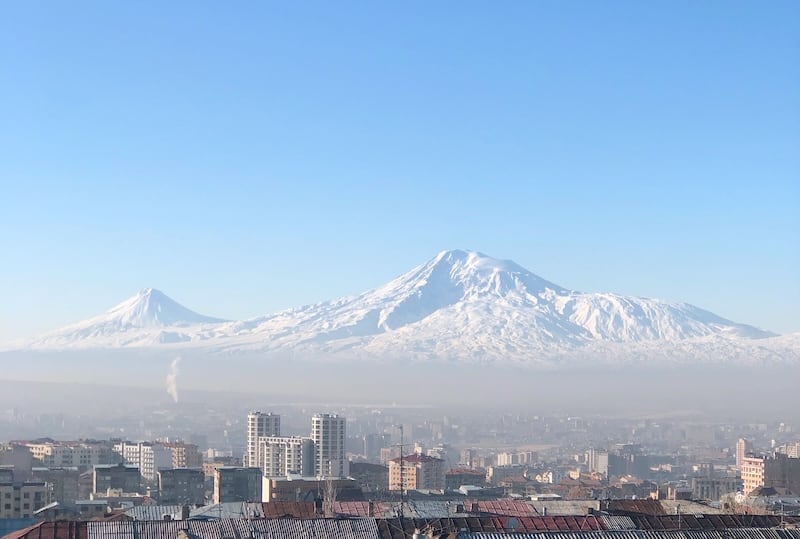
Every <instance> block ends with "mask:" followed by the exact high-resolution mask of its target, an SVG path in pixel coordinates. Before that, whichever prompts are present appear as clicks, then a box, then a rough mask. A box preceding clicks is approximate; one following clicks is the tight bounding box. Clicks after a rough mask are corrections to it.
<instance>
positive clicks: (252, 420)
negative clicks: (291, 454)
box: [243, 411, 281, 468]
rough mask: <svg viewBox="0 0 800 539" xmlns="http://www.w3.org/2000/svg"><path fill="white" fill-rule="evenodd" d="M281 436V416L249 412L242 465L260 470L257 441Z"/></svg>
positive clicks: (261, 464) (260, 463)
mask: <svg viewBox="0 0 800 539" xmlns="http://www.w3.org/2000/svg"><path fill="white" fill-rule="evenodd" d="M280 435H281V416H279V415H277V414H272V413H264V412H257V411H256V412H250V413H249V414H247V449H246V450H245V454H244V459H243V464H244V466H245V467H246V468H248V467H249V468H261V467H262V466H263V463H262V462H261V461H260V459H259V454H258V439H259V438H262V437H265V436H280Z"/></svg>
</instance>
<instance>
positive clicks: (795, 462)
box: [742, 453, 800, 496]
mask: <svg viewBox="0 0 800 539" xmlns="http://www.w3.org/2000/svg"><path fill="white" fill-rule="evenodd" d="M759 487H772V488H775V489H786V490H789V491H791V492H800V458H791V457H789V456H788V455H785V454H782V453H776V454H775V455H774V456H772V457H745V458H744V459H743V461H742V492H743V493H744V495H745V496H748V495H749V494H750V493H751V492H753V491H754V490H756V489H757V488H759Z"/></svg>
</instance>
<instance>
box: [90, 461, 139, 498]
mask: <svg viewBox="0 0 800 539" xmlns="http://www.w3.org/2000/svg"><path fill="white" fill-rule="evenodd" d="M141 479H142V477H141V474H140V473H139V468H137V467H136V466H128V465H127V464H98V465H97V466H95V467H94V470H93V473H92V492H97V493H105V492H108V490H109V489H111V490H120V491H122V492H126V493H128V492H139V490H140V488H141Z"/></svg>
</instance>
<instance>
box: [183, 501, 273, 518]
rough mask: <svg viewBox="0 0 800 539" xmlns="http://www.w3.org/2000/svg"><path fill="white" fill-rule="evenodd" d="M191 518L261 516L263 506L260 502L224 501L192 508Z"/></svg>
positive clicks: (262, 514)
mask: <svg viewBox="0 0 800 539" xmlns="http://www.w3.org/2000/svg"><path fill="white" fill-rule="evenodd" d="M189 516H190V517H191V518H195V517H197V518H228V519H230V518H262V517H263V516H264V506H263V504H262V503H261V502H225V503H215V504H213V505H205V506H203V507H198V508H197V509H192V511H191V512H190V513H189Z"/></svg>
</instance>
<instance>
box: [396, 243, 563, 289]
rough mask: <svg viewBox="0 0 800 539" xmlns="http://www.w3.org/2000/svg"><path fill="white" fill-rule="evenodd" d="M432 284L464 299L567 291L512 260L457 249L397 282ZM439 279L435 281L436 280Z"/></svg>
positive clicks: (433, 259)
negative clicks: (447, 287) (446, 286)
mask: <svg viewBox="0 0 800 539" xmlns="http://www.w3.org/2000/svg"><path fill="white" fill-rule="evenodd" d="M432 276H436V277H435V278H434V282H435V283H438V284H442V282H449V283H450V284H451V285H453V286H456V287H458V288H459V289H461V290H462V292H463V293H464V295H465V296H467V295H475V294H477V295H487V294H492V295H507V294H509V293H516V294H534V295H538V294H541V293H544V292H546V291H548V290H549V291H552V292H559V293H563V292H566V291H567V290H566V289H564V288H563V287H561V286H559V285H557V284H554V283H551V282H549V281H547V280H545V279H543V278H542V277H539V276H538V275H536V274H534V273H531V272H530V271H528V270H527V269H525V268H523V267H522V266H520V265H519V264H517V263H516V262H514V261H512V260H502V259H498V258H493V257H491V256H488V255H485V254H483V253H480V252H478V251H464V250H460V249H455V250H450V251H442V252H440V253H439V254H437V255H436V256H435V257H433V258H432V259H431V260H429V261H428V262H427V263H426V264H423V265H422V266H418V267H417V268H415V269H413V270H411V271H410V272H408V273H406V274H405V275H403V276H401V277H400V278H399V279H401V280H404V279H409V280H414V279H417V280H419V279H423V280H426V284H427V280H428V279H429V278H430V277H432ZM437 277H438V278H437Z"/></svg>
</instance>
